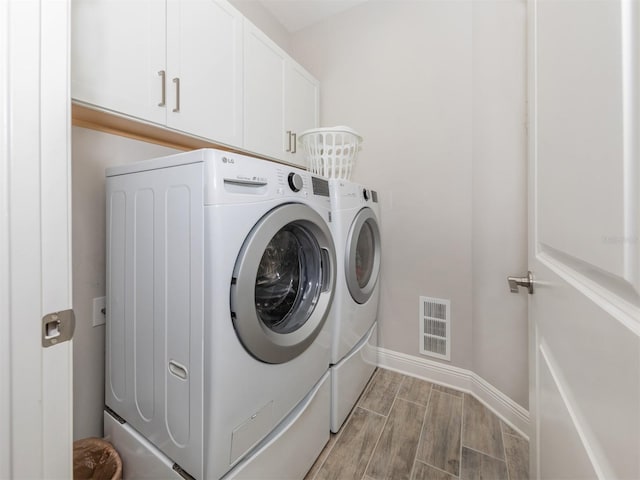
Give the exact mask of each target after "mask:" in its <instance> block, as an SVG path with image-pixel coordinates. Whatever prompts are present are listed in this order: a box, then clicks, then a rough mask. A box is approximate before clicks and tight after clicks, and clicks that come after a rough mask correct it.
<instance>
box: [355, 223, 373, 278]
mask: <svg viewBox="0 0 640 480" xmlns="http://www.w3.org/2000/svg"><path fill="white" fill-rule="evenodd" d="M375 255H376V244H375V237H374V234H373V228H372V227H371V224H370V223H369V222H365V223H364V225H362V228H361V229H360V234H359V235H358V241H357V243H356V280H357V281H358V286H359V287H360V288H365V287H366V286H367V284H368V283H369V280H371V274H372V273H373V267H374V264H375Z"/></svg>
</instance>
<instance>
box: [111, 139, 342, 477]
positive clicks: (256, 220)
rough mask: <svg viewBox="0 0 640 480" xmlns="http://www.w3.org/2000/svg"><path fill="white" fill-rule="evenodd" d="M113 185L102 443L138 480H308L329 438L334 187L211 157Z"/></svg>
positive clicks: (190, 156) (246, 160)
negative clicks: (291, 458)
mask: <svg viewBox="0 0 640 480" xmlns="http://www.w3.org/2000/svg"><path fill="white" fill-rule="evenodd" d="M107 177H108V178H107V331H106V352H107V355H106V394H105V395H106V407H107V413H106V414H105V432H106V433H107V434H108V435H110V437H111V438H113V439H120V440H117V441H116V448H118V446H119V445H118V441H119V442H120V443H121V444H122V449H123V450H126V452H125V454H124V456H123V458H124V469H125V477H128V474H127V470H128V471H129V472H130V473H131V474H132V475H134V476H135V477H136V478H144V477H145V476H146V475H147V472H148V475H149V476H148V477H147V478H157V477H158V475H160V476H167V477H170V476H171V475H175V474H176V472H178V473H180V474H182V473H185V472H186V474H188V475H190V476H192V477H195V478H197V479H200V478H208V479H218V478H221V477H222V476H223V475H225V474H226V473H227V472H229V471H230V470H232V468H234V467H236V469H235V470H234V471H235V472H238V473H237V475H236V474H235V473H234V475H235V477H237V478H241V477H242V475H243V472H245V473H246V472H249V473H247V475H250V474H251V471H252V469H251V467H250V466H247V462H249V460H250V459H256V458H257V460H255V461H254V464H256V463H255V462H257V464H262V465H265V464H271V465H277V468H275V469H274V470H273V472H272V473H273V475H274V476H275V477H280V478H289V477H291V476H293V477H295V476H299V475H300V473H301V472H302V474H304V472H303V470H304V469H305V468H307V469H308V468H309V467H310V466H311V465H312V464H313V461H314V460H315V458H316V457H317V456H318V454H319V453H320V451H321V450H322V447H323V446H324V444H325V443H326V441H327V440H328V438H329V432H328V430H327V429H326V423H324V425H321V423H322V422H319V421H318V419H322V418H325V419H326V421H329V403H330V402H329V388H328V380H327V378H328V375H327V372H328V367H329V361H330V343H331V327H332V325H331V321H330V316H329V310H330V306H331V303H332V299H333V295H334V290H335V285H336V255H335V250H334V244H333V241H332V235H331V231H330V228H329V226H328V222H329V221H330V203H331V202H330V197H329V186H328V182H327V180H325V179H322V178H317V177H314V176H312V175H311V174H309V173H308V172H306V171H303V170H299V169H295V168H290V167H287V166H283V165H279V164H275V163H272V162H267V161H263V160H258V159H254V158H251V157H247V156H243V155H239V154H233V153H228V152H222V151H217V150H212V149H206V150H198V151H194V152H189V153H184V154H178V155H173V156H169V157H164V158H160V159H155V160H149V161H145V162H139V163H136V164H131V165H126V166H121V167H115V168H111V169H108V170H107ZM325 396H326V403H325V402H324V401H321V400H318V398H320V399H321V398H323V397H325ZM300 418H302V419H303V420H299V419H300ZM122 422H125V423H122ZM289 423H291V425H289ZM274 432H275V433H274ZM283 432H286V435H284V434H283ZM274 436H275V437H277V438H275V437H274ZM282 438H284V439H285V440H282ZM276 440H277V441H276ZM274 442H275V443H276V444H277V445H278V448H276V449H275V450H274V448H267V447H268V445H272V444H273V443H274ZM278 449H280V451H281V450H282V449H284V450H285V451H286V450H287V449H288V450H289V451H290V452H296V453H298V452H299V456H298V458H297V459H296V462H293V463H295V465H293V463H292V464H291V465H288V462H287V461H286V460H285V459H284V458H282V457H281V456H278V458H277V463H274V462H272V461H270V457H269V455H273V453H269V452H275V451H278ZM150 452H151V453H150ZM294 455H295V454H294ZM260 462H262V463H260ZM145 465H146V466H145ZM159 472H163V473H159ZM254 473H255V472H254Z"/></svg>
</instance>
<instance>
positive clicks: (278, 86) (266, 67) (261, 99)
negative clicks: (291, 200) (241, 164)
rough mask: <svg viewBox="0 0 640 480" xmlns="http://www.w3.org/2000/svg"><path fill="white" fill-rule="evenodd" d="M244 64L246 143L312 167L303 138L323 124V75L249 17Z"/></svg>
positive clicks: (252, 148)
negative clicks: (320, 121) (318, 75)
mask: <svg viewBox="0 0 640 480" xmlns="http://www.w3.org/2000/svg"><path fill="white" fill-rule="evenodd" d="M244 68H245V71H244V147H245V148H246V149H247V150H250V151H253V152H257V153H261V154H264V155H268V156H270V157H274V158H277V159H279V160H284V161H287V162H291V163H296V164H298V165H300V166H303V167H306V161H305V158H304V155H303V154H302V151H301V149H300V148H298V146H299V145H298V142H297V138H298V135H299V134H300V133H302V132H303V131H304V130H307V129H309V128H315V127H317V126H318V117H319V113H318V112H319V109H318V103H319V100H318V99H319V83H318V81H317V80H316V79H315V78H313V77H312V76H311V75H310V74H309V73H308V72H307V71H306V70H305V69H304V68H302V67H301V66H300V65H299V64H297V63H296V62H294V61H293V60H292V59H291V58H290V57H289V56H288V55H287V54H286V53H285V52H284V51H283V50H282V49H281V48H280V47H278V46H277V45H276V44H275V43H274V42H273V41H272V40H271V39H269V38H268V37H267V36H266V35H265V34H264V33H262V32H261V31H260V30H259V29H258V28H256V27H255V26H254V25H253V24H252V23H251V22H249V21H247V20H245V24H244Z"/></svg>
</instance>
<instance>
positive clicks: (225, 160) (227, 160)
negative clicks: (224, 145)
mask: <svg viewBox="0 0 640 480" xmlns="http://www.w3.org/2000/svg"><path fill="white" fill-rule="evenodd" d="M222 163H236V161H235V160H234V159H233V158H227V157H222Z"/></svg>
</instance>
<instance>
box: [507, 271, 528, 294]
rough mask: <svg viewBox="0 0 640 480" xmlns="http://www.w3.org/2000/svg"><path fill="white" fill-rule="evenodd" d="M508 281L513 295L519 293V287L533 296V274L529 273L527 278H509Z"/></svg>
mask: <svg viewBox="0 0 640 480" xmlns="http://www.w3.org/2000/svg"><path fill="white" fill-rule="evenodd" d="M507 281H508V282H509V290H511V293H518V291H519V290H518V287H525V288H526V289H527V290H528V291H529V295H533V274H532V273H531V272H527V276H526V277H507Z"/></svg>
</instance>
